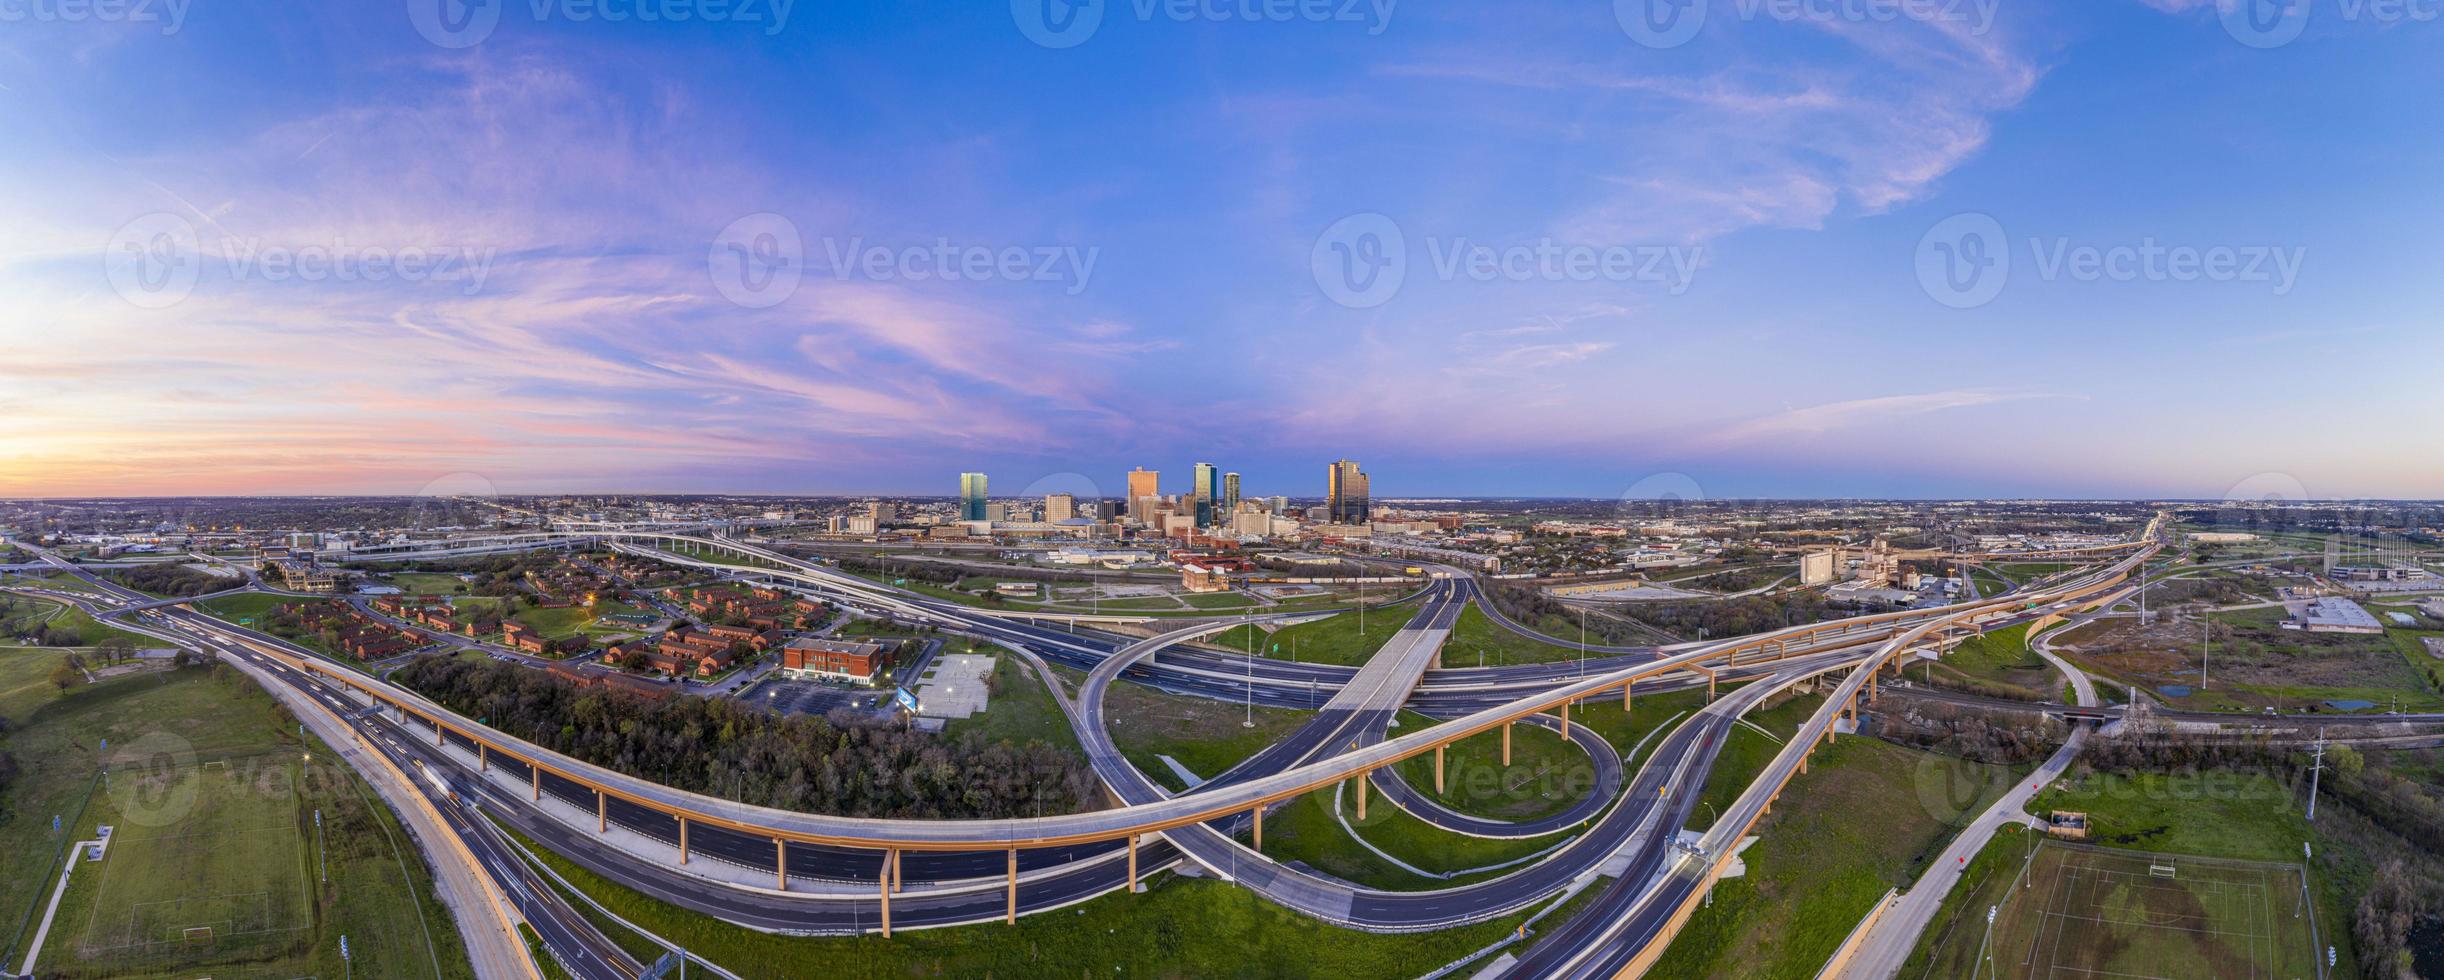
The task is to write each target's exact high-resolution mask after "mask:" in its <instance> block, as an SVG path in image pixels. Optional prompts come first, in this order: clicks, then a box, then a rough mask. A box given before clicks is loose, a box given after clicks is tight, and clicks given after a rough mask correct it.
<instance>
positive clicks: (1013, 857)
mask: <svg viewBox="0 0 2444 980" xmlns="http://www.w3.org/2000/svg"><path fill="white" fill-rule="evenodd" d="M1003 921H1004V922H1006V923H1008V924H1010V925H1017V924H1018V848H1015V847H1013V848H1011V849H1010V912H1009V914H1008V915H1007V916H1005V917H1004V918H1003Z"/></svg>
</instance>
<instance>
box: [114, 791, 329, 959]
mask: <svg viewBox="0 0 2444 980" xmlns="http://www.w3.org/2000/svg"><path fill="white" fill-rule="evenodd" d="M296 780H297V770H296V764H295V763H294V762H291V761H288V760H286V759H278V760H275V759H274V758H271V757H259V758H256V759H242V760H238V761H235V762H231V763H207V764H205V765H203V766H199V767H192V768H186V769H175V770H162V771H156V772H151V773H145V772H124V773H119V774H115V775H114V777H113V784H112V786H111V791H110V794H109V797H110V805H109V806H108V807H107V809H106V810H105V812H104V813H103V815H102V819H101V820H100V821H98V822H101V823H108V824H111V825H112V828H113V830H112V834H111V839H110V846H109V848H108V851H107V856H106V857H105V858H104V859H103V860H101V861H99V862H90V863H87V864H86V865H85V866H84V867H82V868H80V869H79V874H78V877H77V880H76V882H75V884H76V886H77V887H76V888H75V889H74V890H76V891H82V890H83V886H84V882H85V880H87V879H86V877H85V876H87V875H90V876H91V878H90V880H91V881H92V882H93V885H92V891H91V892H89V893H87V895H88V896H89V897H88V901H89V902H90V905H89V911H88V912H87V914H86V915H85V917H84V921H83V923H82V929H81V931H80V934H79V936H78V937H77V942H76V945H75V949H76V958H77V959H78V960H79V961H82V962H84V963H88V964H96V965H99V964H120V965H123V966H125V967H126V968H129V969H136V968H139V967H140V966H141V967H159V966H169V965H173V964H176V963H179V962H183V961H190V960H198V959H201V960H211V961H219V962H225V961H227V959H228V958H229V957H230V956H232V955H238V956H241V957H246V958H254V957H273V956H278V955H282V954H284V953H287V952H290V951H291V947H293V946H296V945H298V944H301V943H304V942H307V941H309V940H311V938H312V936H313V930H314V913H313V901H314V899H313V894H312V891H311V888H312V880H311V871H310V868H311V858H312V853H311V850H312V847H313V840H312V829H311V828H310V827H306V826H302V825H301V821H300V820H299V814H298V796H297V784H296ZM68 921H74V920H68Z"/></svg>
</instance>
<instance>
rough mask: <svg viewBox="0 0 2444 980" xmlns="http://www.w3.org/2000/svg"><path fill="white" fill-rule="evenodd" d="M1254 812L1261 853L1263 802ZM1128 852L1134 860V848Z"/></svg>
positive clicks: (1258, 846)
mask: <svg viewBox="0 0 2444 980" xmlns="http://www.w3.org/2000/svg"><path fill="white" fill-rule="evenodd" d="M1255 814H1256V853H1258V854H1262V853H1264V805H1263V804H1261V803H1260V804H1257V805H1256V810H1255ZM1129 853H1130V855H1132V857H1131V860H1135V858H1134V855H1135V854H1136V853H1137V852H1136V851H1135V850H1134V849H1132V850H1131V851H1129ZM1131 880H1135V879H1131Z"/></svg>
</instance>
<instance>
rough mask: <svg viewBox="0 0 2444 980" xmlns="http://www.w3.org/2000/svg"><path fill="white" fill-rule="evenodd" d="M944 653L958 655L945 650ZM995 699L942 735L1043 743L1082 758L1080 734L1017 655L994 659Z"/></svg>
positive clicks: (953, 725) (956, 719) (993, 682)
mask: <svg viewBox="0 0 2444 980" xmlns="http://www.w3.org/2000/svg"><path fill="white" fill-rule="evenodd" d="M943 650H944V652H945V653H952V652H958V651H957V650H956V649H954V648H953V647H948V646H946V647H944V648H943ZM991 683H992V686H993V696H992V699H991V700H990V701H989V702H988V703H987V704H986V705H985V709H984V710H983V711H979V712H977V713H975V714H973V715H969V716H967V717H965V718H954V719H951V721H950V723H949V725H947V726H946V727H945V729H944V731H943V734H945V735H948V736H950V737H952V738H965V737H968V736H970V735H973V736H976V737H979V738H982V739H984V740H985V741H988V742H1000V741H1008V742H1012V743H1015V744H1018V745H1025V744H1027V743H1028V742H1043V743H1045V744H1047V745H1050V746H1052V747H1054V748H1057V749H1060V750H1062V751H1064V752H1068V753H1070V754H1071V755H1075V756H1077V757H1079V758H1085V757H1086V750H1085V749H1084V748H1081V747H1080V746H1079V745H1078V734H1077V732H1076V731H1074V730H1072V729H1071V728H1070V727H1069V718H1068V716H1067V715H1064V714H1062V713H1061V706H1060V704H1059V703H1058V702H1055V701H1054V700H1053V698H1052V692H1051V691H1049V690H1046V689H1045V687H1044V679H1043V677H1042V676H1041V675H1039V674H1037V673H1036V672H1035V668H1034V667H1033V666H1032V665H1030V664H1028V663H1027V662H1026V661H1024V660H1021V659H1019V657H1018V655H1017V654H1013V653H1007V652H1004V653H1001V654H999V655H997V656H995V657H994V658H993V676H992V681H991Z"/></svg>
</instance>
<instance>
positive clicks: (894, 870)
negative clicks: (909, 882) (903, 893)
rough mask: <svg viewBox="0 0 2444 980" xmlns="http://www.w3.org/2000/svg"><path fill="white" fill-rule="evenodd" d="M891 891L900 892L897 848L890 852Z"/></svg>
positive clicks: (898, 853)
mask: <svg viewBox="0 0 2444 980" xmlns="http://www.w3.org/2000/svg"><path fill="white" fill-rule="evenodd" d="M891 890H892V891H898V890H900V852H899V850H898V849H897V848H894V849H892V851H891Z"/></svg>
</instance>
